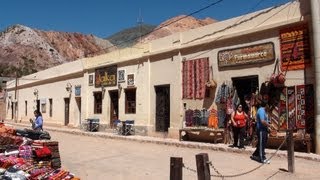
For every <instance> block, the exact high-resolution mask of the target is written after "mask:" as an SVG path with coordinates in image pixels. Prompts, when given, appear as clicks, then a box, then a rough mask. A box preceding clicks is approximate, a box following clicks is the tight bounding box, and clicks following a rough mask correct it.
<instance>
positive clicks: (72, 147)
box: [50, 132, 320, 180]
mask: <svg viewBox="0 0 320 180" xmlns="http://www.w3.org/2000/svg"><path fill="white" fill-rule="evenodd" d="M50 134H51V137H52V140H57V141H59V149H60V155H61V159H62V166H63V168H65V169H68V170H70V171H71V172H73V173H75V174H76V175H77V176H79V177H81V179H84V180H105V179H112V180H143V179H145V180H167V179H169V175H170V166H169V162H170V157H182V158H183V163H184V165H185V166H186V168H183V179H184V180H196V179H197V174H196V173H195V172H193V171H192V170H195V169H196V162H195V155H196V154H199V153H208V155H209V160H210V161H211V162H212V164H213V166H214V167H215V168H216V169H217V170H218V171H219V173H221V174H222V175H234V174H241V173H245V172H248V171H250V170H252V169H254V168H256V167H257V166H259V165H260V164H259V163H257V162H255V161H252V160H250V158H249V156H250V155H249V154H246V153H231V152H221V151H213V150H200V149H194V148H182V147H175V146H167V145H158V144H152V143H141V142H137V141H128V140H119V139H107V138H100V137H89V136H81V135H74V134H66V133H61V132H50ZM281 169H284V170H287V169H288V164H287V159H286V158H284V157H283V158H281V157H276V156H275V157H274V158H272V160H271V164H268V165H264V166H262V167H260V168H258V169H257V170H255V171H253V172H251V173H248V174H245V175H243V176H236V177H234V178H232V179H246V180H248V179H254V180H256V179H281V180H285V179H310V180H311V179H320V173H319V170H320V163H319V162H317V161H311V160H306V159H301V158H295V170H296V172H295V173H294V174H291V173H288V172H285V171H283V170H281ZM210 172H211V174H215V175H216V174H217V173H216V172H215V171H214V169H213V168H211V169H210ZM212 179H221V178H216V177H212ZM225 179H231V178H225Z"/></svg>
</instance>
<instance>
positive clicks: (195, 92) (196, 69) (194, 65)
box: [182, 58, 209, 99]
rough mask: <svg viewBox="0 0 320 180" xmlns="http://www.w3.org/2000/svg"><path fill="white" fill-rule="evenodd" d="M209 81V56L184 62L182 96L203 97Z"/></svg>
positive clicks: (185, 97) (188, 97) (186, 97)
mask: <svg viewBox="0 0 320 180" xmlns="http://www.w3.org/2000/svg"><path fill="white" fill-rule="evenodd" d="M208 81H209V58H201V59H195V60H187V61H183V62H182V98H183V99H203V98H204V97H205V91H206V83H207V82H208Z"/></svg>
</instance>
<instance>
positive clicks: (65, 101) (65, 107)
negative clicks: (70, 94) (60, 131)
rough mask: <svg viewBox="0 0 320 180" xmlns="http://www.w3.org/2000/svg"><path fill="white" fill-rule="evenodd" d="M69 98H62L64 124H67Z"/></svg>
mask: <svg viewBox="0 0 320 180" xmlns="http://www.w3.org/2000/svg"><path fill="white" fill-rule="evenodd" d="M69 108H70V98H64V125H65V126H67V125H68V124H69V112H70V110H69Z"/></svg>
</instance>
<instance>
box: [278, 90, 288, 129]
mask: <svg viewBox="0 0 320 180" xmlns="http://www.w3.org/2000/svg"><path fill="white" fill-rule="evenodd" d="M287 127H288V126H287V88H283V90H282V92H281V93H280V101H279V130H287Z"/></svg>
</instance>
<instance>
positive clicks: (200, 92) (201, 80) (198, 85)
mask: <svg viewBox="0 0 320 180" xmlns="http://www.w3.org/2000/svg"><path fill="white" fill-rule="evenodd" d="M194 61H195V69H196V71H195V74H196V76H195V77H196V82H195V93H196V96H195V98H196V99H203V98H204V96H205V91H206V83H207V82H208V81H209V59H208V58H202V59H197V60H194Z"/></svg>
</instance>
